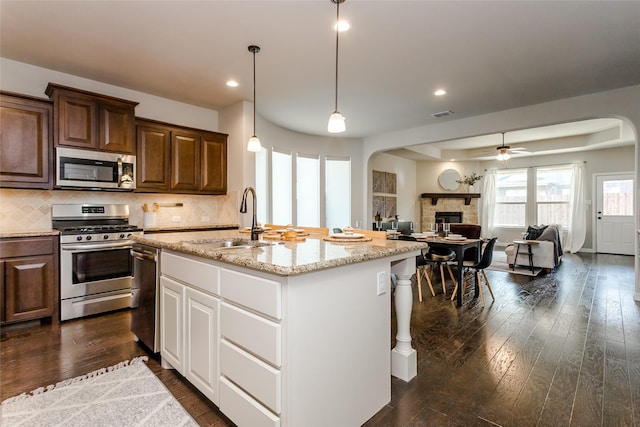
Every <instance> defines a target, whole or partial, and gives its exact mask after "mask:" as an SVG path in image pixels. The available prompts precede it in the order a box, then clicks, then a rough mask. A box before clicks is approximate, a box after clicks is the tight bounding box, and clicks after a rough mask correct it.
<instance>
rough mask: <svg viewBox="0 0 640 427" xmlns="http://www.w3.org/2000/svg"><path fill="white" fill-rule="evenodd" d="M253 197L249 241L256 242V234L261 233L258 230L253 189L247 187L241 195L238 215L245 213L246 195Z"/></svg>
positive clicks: (254, 191) (260, 230)
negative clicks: (249, 194)
mask: <svg viewBox="0 0 640 427" xmlns="http://www.w3.org/2000/svg"><path fill="white" fill-rule="evenodd" d="M249 192H250V193H251V195H252V196H253V218H252V219H251V240H258V234H259V233H262V229H261V228H258V221H257V216H256V190H254V189H253V187H247V188H245V189H244V192H243V193H242V202H240V213H247V193H249Z"/></svg>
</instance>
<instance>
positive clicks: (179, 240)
mask: <svg viewBox="0 0 640 427" xmlns="http://www.w3.org/2000/svg"><path fill="white" fill-rule="evenodd" d="M249 238H250V237H249V235H248V234H247V233H241V232H239V231H237V230H224V231H222V230H221V231H193V232H180V233H154V234H149V235H142V236H134V237H133V239H134V240H135V241H137V242H140V243H144V244H147V245H151V246H154V247H158V248H162V249H170V250H173V251H176V252H182V253H185V254H190V255H195V256H200V257H203V258H207V259H211V260H215V261H220V262H224V263H228V264H233V265H236V266H239V267H245V268H250V269H253V270H259V271H263V272H265V273H271V274H276V275H279V276H293V275H297V274H303V273H310V272H313V271H318V270H323V269H327V268H331V267H339V266H342V265H347V264H353V263H358V262H364V261H368V260H372V259H378V258H384V257H389V256H394V255H400V254H404V253H408V252H412V251H416V250H420V249H422V248H425V247H426V243H423V242H408V241H402V240H381V239H374V240H372V241H368V242H348V243H334V242H327V241H324V240H322V238H315V237H307V238H306V240H305V241H302V242H288V241H287V242H273V241H269V240H259V241H257V242H252V243H254V244H257V245H260V246H257V247H252V248H244V249H235V248H234V249H208V248H207V247H206V245H201V244H199V243H202V242H206V241H210V240H220V239H244V240H248V239H249Z"/></svg>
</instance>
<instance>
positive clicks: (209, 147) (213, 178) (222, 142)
mask: <svg viewBox="0 0 640 427" xmlns="http://www.w3.org/2000/svg"><path fill="white" fill-rule="evenodd" d="M201 150H202V154H201V156H200V158H201V162H200V167H201V177H202V178H201V179H202V181H201V190H202V191H206V192H209V193H213V194H226V193H227V135H223V134H219V133H218V134H214V133H207V134H205V135H203V136H202V144H201Z"/></svg>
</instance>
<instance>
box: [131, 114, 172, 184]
mask: <svg viewBox="0 0 640 427" xmlns="http://www.w3.org/2000/svg"><path fill="white" fill-rule="evenodd" d="M137 145H138V152H137V156H136V163H137V168H138V170H137V173H136V175H137V177H138V182H137V183H136V187H137V189H138V190H139V191H162V192H168V191H169V186H170V177H171V169H170V167H171V130H170V129H169V128H167V127H166V126H161V125H157V124H153V123H140V122H139V123H138V124H137Z"/></svg>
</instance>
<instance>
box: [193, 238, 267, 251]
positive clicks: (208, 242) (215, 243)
mask: <svg viewBox="0 0 640 427" xmlns="http://www.w3.org/2000/svg"><path fill="white" fill-rule="evenodd" d="M184 243H186V244H189V245H194V246H196V247H198V248H202V249H207V250H218V249H225V250H226V249H251V248H257V247H260V246H268V245H269V244H268V243H264V242H257V241H251V240H246V239H205V240H187V241H185V242H184Z"/></svg>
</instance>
